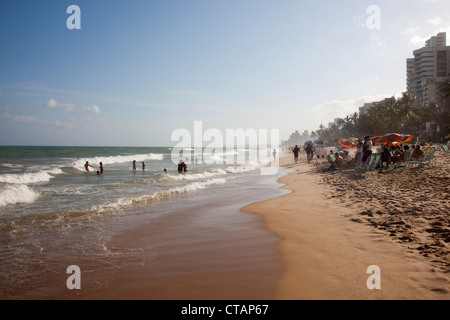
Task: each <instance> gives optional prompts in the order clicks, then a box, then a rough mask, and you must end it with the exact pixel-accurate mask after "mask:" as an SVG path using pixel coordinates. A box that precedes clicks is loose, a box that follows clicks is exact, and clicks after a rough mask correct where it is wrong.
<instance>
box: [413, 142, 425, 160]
mask: <svg viewBox="0 0 450 320" xmlns="http://www.w3.org/2000/svg"><path fill="white" fill-rule="evenodd" d="M423 156H424V155H423V151H422V149H420V146H419V145H416V146H415V148H414V151H413V154H412V156H411V159H421V158H423Z"/></svg>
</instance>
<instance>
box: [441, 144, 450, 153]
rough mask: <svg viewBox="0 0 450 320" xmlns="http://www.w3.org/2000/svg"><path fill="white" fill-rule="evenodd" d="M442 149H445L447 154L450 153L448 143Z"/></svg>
mask: <svg viewBox="0 0 450 320" xmlns="http://www.w3.org/2000/svg"><path fill="white" fill-rule="evenodd" d="M442 150H444V152H445V153H446V154H449V153H450V151H449V148H448V145H446V144H444V145H443V146H442Z"/></svg>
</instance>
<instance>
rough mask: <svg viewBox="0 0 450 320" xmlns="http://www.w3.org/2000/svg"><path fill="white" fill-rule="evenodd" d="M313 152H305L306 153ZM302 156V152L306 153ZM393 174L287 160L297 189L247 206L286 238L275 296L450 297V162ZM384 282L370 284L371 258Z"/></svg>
mask: <svg viewBox="0 0 450 320" xmlns="http://www.w3.org/2000/svg"><path fill="white" fill-rule="evenodd" d="M303 156H304V157H305V158H306V155H303ZM300 157H301V156H300ZM444 157H446V156H445V155H443V154H442V155H440V154H438V155H437V159H436V163H435V164H434V165H433V166H432V167H431V168H421V169H406V170H403V171H399V172H392V173H389V174H378V172H375V173H374V172H369V173H366V174H363V175H360V174H359V175H355V174H354V169H353V168H349V169H342V170H337V171H331V172H324V173H322V172H315V171H314V167H313V165H312V164H307V163H306V161H305V160H304V159H302V157H301V158H300V161H299V163H298V164H295V163H294V161H293V159H292V157H286V158H284V159H283V161H282V165H286V166H288V167H291V168H292V169H294V170H295V172H293V173H291V174H289V175H288V176H286V177H283V178H282V179H281V180H280V182H282V183H284V184H285V186H284V188H286V189H289V190H292V193H291V194H288V195H285V196H283V197H279V198H276V199H272V200H268V201H264V202H259V203H255V204H252V205H250V206H247V207H246V208H245V209H244V210H245V211H246V212H257V213H260V214H262V216H263V217H264V223H265V225H266V227H267V228H268V229H269V230H272V231H273V232H274V233H275V234H277V235H279V236H280V237H281V238H282V240H281V241H280V242H279V244H278V246H279V249H280V251H281V256H282V261H283V266H284V268H283V273H282V277H281V278H280V280H279V281H278V283H277V288H276V292H275V295H274V299H286V300H293V299H327V300H330V299H389V300H393V299H449V298H450V272H449V271H450V269H449V255H448V253H449V244H448V240H449V239H448V236H449V225H450V224H449V210H448V208H449V201H448V199H449V183H448V182H449V177H448V174H449V171H448V168H449V162H448V160H449V159H450V158H444ZM372 265H376V266H378V267H379V268H380V271H381V272H380V283H381V289H379V290H377V289H375V290H369V289H368V286H367V280H368V278H369V277H370V276H371V275H372V274H371V273H370V274H369V273H367V269H368V267H369V266H372Z"/></svg>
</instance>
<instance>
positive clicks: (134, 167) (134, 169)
mask: <svg viewBox="0 0 450 320" xmlns="http://www.w3.org/2000/svg"><path fill="white" fill-rule="evenodd" d="M133 171H136V160H133Z"/></svg>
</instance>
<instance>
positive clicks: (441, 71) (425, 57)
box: [406, 32, 450, 107]
mask: <svg viewBox="0 0 450 320" xmlns="http://www.w3.org/2000/svg"><path fill="white" fill-rule="evenodd" d="M446 37H447V35H446V33H445V32H441V33H439V34H438V35H436V36H433V37H431V38H430V39H429V40H427V41H426V42H425V47H423V48H420V49H418V50H415V51H414V52H413V54H414V58H410V59H407V60H406V73H407V81H406V82H407V83H406V86H407V91H408V93H409V94H410V95H411V97H413V98H415V106H416V107H423V106H425V105H426V104H427V103H430V102H435V103H439V101H440V97H439V86H440V85H441V84H442V83H444V82H448V81H450V46H447V44H446V43H447V40H446V39H447V38H446Z"/></svg>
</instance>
